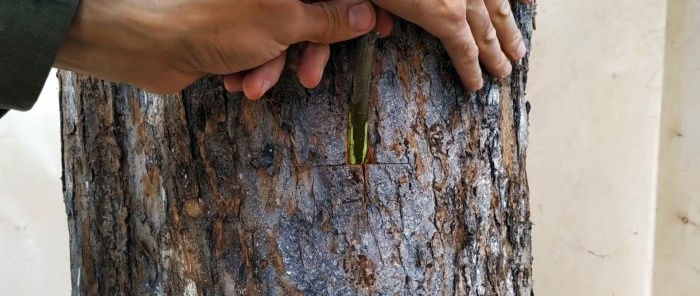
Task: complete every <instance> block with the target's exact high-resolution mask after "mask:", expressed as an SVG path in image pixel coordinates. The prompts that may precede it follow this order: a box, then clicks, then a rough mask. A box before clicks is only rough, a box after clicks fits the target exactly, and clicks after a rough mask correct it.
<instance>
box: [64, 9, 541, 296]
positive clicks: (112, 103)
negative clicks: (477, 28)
mask: <svg viewBox="0 0 700 296" xmlns="http://www.w3.org/2000/svg"><path fill="white" fill-rule="evenodd" d="M516 7H517V9H516V10H517V16H518V19H519V22H520V24H521V26H522V28H523V31H524V33H525V35H526V37H528V39H529V37H530V33H531V31H532V12H531V11H530V10H528V9H527V8H525V7H524V6H519V5H518V6H516ZM353 57H354V55H353V46H352V43H349V44H344V45H339V46H336V47H335V48H334V57H333V59H332V61H331V63H330V65H329V67H328V69H327V75H326V77H325V78H324V80H323V82H322V84H321V86H320V87H319V88H317V89H314V90H305V89H303V88H302V87H301V86H300V85H299V84H298V83H297V81H296V79H295V78H294V77H293V75H291V74H288V75H286V76H285V78H284V79H283V80H282V81H281V82H280V84H279V85H278V86H277V87H276V88H274V89H273V90H272V91H271V93H270V94H269V95H268V96H266V97H265V98H264V99H262V100H260V101H256V102H251V101H246V100H245V99H243V98H242V97H241V96H240V95H238V94H229V93H226V92H225V91H224V90H223V88H222V86H221V83H220V81H219V80H218V79H217V78H214V77H212V78H209V79H206V80H203V81H201V82H198V83H197V84H196V85H194V86H192V87H191V88H189V89H187V90H186V91H184V92H183V93H182V94H178V95H169V96H160V95H151V94H148V93H145V92H142V91H140V90H137V89H135V88H132V87H129V86H126V85H120V84H110V83H108V82H105V81H101V80H98V79H95V78H92V77H88V76H84V75H78V74H74V73H70V72H61V73H60V74H59V76H60V79H61V82H62V108H61V109H62V117H63V119H62V127H63V152H64V175H65V176H64V186H65V188H64V189H65V202H66V208H67V212H68V220H69V221H68V222H69V228H70V244H71V272H72V281H73V294H75V295H154V294H157V295H161V294H163V295H527V296H529V295H530V294H531V292H532V276H531V264H532V258H531V252H530V251H531V245H530V238H531V237H530V222H529V208H528V190H527V180H526V172H525V151H526V148H527V110H526V109H527V108H526V102H525V98H524V91H525V81H526V69H527V58H526V59H524V60H523V61H522V63H521V64H520V65H519V66H517V67H515V70H514V74H513V76H512V77H511V78H509V79H507V80H506V81H501V82H496V81H492V80H488V81H487V83H486V87H485V88H484V90H482V91H480V92H478V93H467V92H464V91H463V89H462V87H461V86H460V84H459V80H458V79H457V77H456V74H455V72H454V70H453V69H452V67H451V65H450V63H449V59H448V58H447V56H446V55H445V54H444V52H443V51H442V49H441V47H440V46H439V44H438V43H437V42H436V41H435V40H434V39H432V38H431V37H429V36H427V35H426V34H424V33H423V32H421V31H420V30H418V29H416V28H415V27H413V26H409V25H405V24H401V25H399V26H397V28H396V31H395V33H394V37H392V38H390V39H388V40H382V41H379V42H378V50H377V54H376V60H375V62H374V65H375V66H374V70H373V79H372V84H371V85H372V87H371V89H372V92H371V94H370V99H369V101H370V119H369V120H370V123H369V127H370V128H369V130H370V138H371V139H370V149H369V150H370V158H369V163H368V164H366V165H348V164H347V163H348V161H347V158H348V154H347V143H346V140H347V139H346V138H347V125H348V112H349V109H348V108H349V102H348V100H349V98H350V94H351V85H352V75H351V72H352V69H353V66H352V65H353V64H352V63H353Z"/></svg>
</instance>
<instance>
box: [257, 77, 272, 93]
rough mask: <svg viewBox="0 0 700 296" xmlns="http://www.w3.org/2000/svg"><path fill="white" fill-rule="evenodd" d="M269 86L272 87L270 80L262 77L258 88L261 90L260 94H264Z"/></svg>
mask: <svg viewBox="0 0 700 296" xmlns="http://www.w3.org/2000/svg"><path fill="white" fill-rule="evenodd" d="M270 88H272V81H270V80H267V79H264V80H263V81H262V83H260V89H261V90H262V91H261V92H260V96H264V95H265V93H266V92H267V91H268V90H270Z"/></svg>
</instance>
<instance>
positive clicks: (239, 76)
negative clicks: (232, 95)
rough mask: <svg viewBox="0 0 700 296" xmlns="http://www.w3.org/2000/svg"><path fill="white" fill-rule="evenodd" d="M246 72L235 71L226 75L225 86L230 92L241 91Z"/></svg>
mask: <svg viewBox="0 0 700 296" xmlns="http://www.w3.org/2000/svg"><path fill="white" fill-rule="evenodd" d="M243 78H245V74H244V73H234V74H228V75H225V76H224V88H225V89H226V91H228V92H239V91H242V90H243Z"/></svg>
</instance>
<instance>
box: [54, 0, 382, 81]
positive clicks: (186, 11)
mask: <svg viewBox="0 0 700 296" xmlns="http://www.w3.org/2000/svg"><path fill="white" fill-rule="evenodd" d="M375 21H376V16H375V11H374V9H373V7H372V5H371V4H370V3H369V2H367V1H363V0H330V1H326V2H318V3H312V4H307V3H303V2H301V1H298V0H257V1H250V0H170V1H165V0H155V1H142V0H121V1H112V0H83V1H81V4H80V7H79V9H78V12H77V14H76V16H75V19H74V21H73V24H72V26H71V28H70V30H69V33H68V36H67V38H66V40H65V41H64V43H63V44H62V46H61V49H60V50H59V53H58V56H57V59H56V63H55V66H57V67H59V68H63V69H69V70H75V71H82V72H88V73H90V74H92V75H95V76H98V77H101V78H104V79H108V80H111V81H115V82H127V83H131V84H134V85H137V86H139V87H142V88H144V89H146V90H149V91H153V92H157V93H171V92H176V91H179V90H182V89H183V88H185V87H187V86H188V85H190V84H191V83H193V82H194V81H195V80H197V79H199V78H200V77H202V76H203V75H205V74H210V73H211V74H228V73H238V72H241V71H245V70H248V69H252V68H255V67H258V66H261V65H263V64H271V63H272V64H275V65H276V63H278V62H279V60H280V56H284V54H283V53H284V52H285V51H286V50H287V48H288V47H289V46H290V45H291V44H295V43H300V42H305V41H308V42H313V43H316V44H330V43H333V42H338V41H343V40H347V39H352V38H354V37H358V36H361V35H363V34H365V33H367V32H369V31H370V30H371V29H372V28H373V27H374V26H375ZM314 48H316V47H307V50H306V53H305V54H304V55H305V56H306V55H309V56H317V55H315V54H313V52H311V53H309V50H311V51H313V50H314ZM316 50H317V48H316ZM315 62H317V61H313V60H312V61H309V62H305V63H302V64H306V65H309V64H312V65H313V64H314V63H315ZM282 64H284V61H282ZM268 68H269V67H268ZM262 69H266V68H265V67H262ZM302 76H303V75H302ZM261 83H265V84H269V86H271V85H272V84H273V82H272V81H261ZM263 88H265V87H263ZM268 88H269V87H268ZM263 93H264V91H263Z"/></svg>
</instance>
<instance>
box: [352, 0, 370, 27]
mask: <svg viewBox="0 0 700 296" xmlns="http://www.w3.org/2000/svg"><path fill="white" fill-rule="evenodd" d="M348 20H349V21H350V28H351V29H353V30H354V31H356V32H365V31H369V30H370V29H372V8H370V6H369V3H367V2H362V3H359V4H355V6H353V7H350V11H349V12H348Z"/></svg>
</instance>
